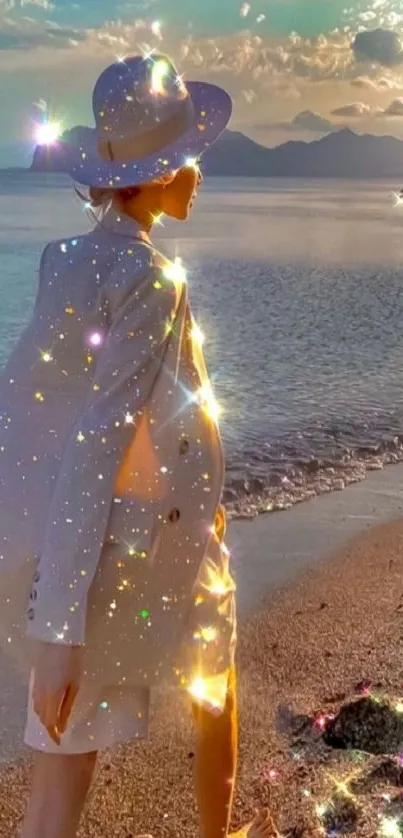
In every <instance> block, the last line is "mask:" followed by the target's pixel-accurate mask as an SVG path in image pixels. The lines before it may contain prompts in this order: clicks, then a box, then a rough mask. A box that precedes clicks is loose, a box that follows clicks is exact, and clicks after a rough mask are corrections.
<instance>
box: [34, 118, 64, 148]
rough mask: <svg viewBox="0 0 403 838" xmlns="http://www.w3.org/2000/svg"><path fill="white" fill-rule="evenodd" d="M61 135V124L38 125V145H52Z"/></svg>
mask: <svg viewBox="0 0 403 838" xmlns="http://www.w3.org/2000/svg"><path fill="white" fill-rule="evenodd" d="M60 135H61V126H60V123H59V122H44V123H43V124H42V125H38V126H37V128H36V131H35V140H36V142H37V143H38V145H52V144H53V143H55V142H56V141H57V140H58V139H59V137H60Z"/></svg>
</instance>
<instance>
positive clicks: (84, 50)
mask: <svg viewBox="0 0 403 838" xmlns="http://www.w3.org/2000/svg"><path fill="white" fill-rule="evenodd" d="M402 42H403V0H248V2H244V1H243V0H0V108H1V110H2V113H3V118H2V120H1V126H2V127H1V132H0V166H6V165H20V164H21V165H24V164H25V163H27V162H29V160H28V158H29V156H30V154H31V152H32V144H33V137H34V133H35V120H37V119H38V115H39V114H40V113H45V112H46V113H47V114H48V116H49V118H51V119H54V120H56V121H58V122H60V123H61V125H62V126H63V127H64V128H70V127H72V126H73V125H77V124H82V125H93V116H92V111H91V94H92V89H93V86H94V83H95V81H96V79H97V76H98V75H99V73H100V72H101V71H102V69H103V68H104V67H105V66H107V65H108V64H110V63H112V62H114V61H116V60H117V59H119V58H121V57H123V56H124V55H128V54H135V53H138V52H140V51H142V50H147V49H151V48H154V49H156V50H157V51H159V52H161V53H167V54H169V55H170V56H171V57H172V58H173V60H174V61H175V63H176V66H177V67H178V70H179V72H180V73H181V74H183V75H184V78H185V79H189V80H191V79H204V80H206V81H212V82H216V83H218V84H221V85H223V86H224V87H226V88H227V89H228V91H229V92H230V93H231V95H232V96H233V98H234V117H233V121H232V124H231V127H232V128H233V129H234V130H239V131H242V132H243V133H245V134H248V136H250V137H252V138H253V139H254V140H256V141H257V142H260V143H262V144H264V145H267V146H274V145H278V144H280V143H282V142H287V141H289V140H303V141H305V142H309V141H312V140H317V139H320V138H321V137H322V136H324V135H325V134H326V133H329V132H330V131H336V130H340V129H341V128H344V127H346V126H348V127H350V128H352V129H353V130H355V131H357V132H359V133H371V134H389V135H393V136H396V137H398V138H400V139H402V140H403V44H402Z"/></svg>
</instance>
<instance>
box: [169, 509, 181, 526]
mask: <svg viewBox="0 0 403 838" xmlns="http://www.w3.org/2000/svg"><path fill="white" fill-rule="evenodd" d="M180 517H181V514H180V511H179V509H171V511H170V513H169V515H168V521H170V522H171V524H176V522H177V521H179V518H180Z"/></svg>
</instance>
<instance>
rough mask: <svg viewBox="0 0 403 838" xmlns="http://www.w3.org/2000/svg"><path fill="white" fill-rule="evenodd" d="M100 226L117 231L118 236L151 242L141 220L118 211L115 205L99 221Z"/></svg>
mask: <svg viewBox="0 0 403 838" xmlns="http://www.w3.org/2000/svg"><path fill="white" fill-rule="evenodd" d="M98 227H101V228H102V229H104V230H107V231H108V232H109V233H116V235H118V236H125V237H126V238H130V239H140V240H141V241H145V242H147V244H151V241H150V238H149V236H148V233H146V231H145V230H143V229H142V228H141V225H140V224H139V222H138V221H135V220H134V218H130V216H129V215H125V214H124V213H122V212H118V210H116V209H115V207H113V206H111V207H110V208H109V209H108V210H107V212H106V213H105V215H104V216H103V218H101V220H100V221H98Z"/></svg>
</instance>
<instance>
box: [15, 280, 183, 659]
mask: <svg viewBox="0 0 403 838" xmlns="http://www.w3.org/2000/svg"><path fill="white" fill-rule="evenodd" d="M111 283H112V284H111ZM119 283H120V287H122V286H123V288H126V289H127V292H125V293H124V294H121V297H122V296H123V299H120V300H119V305H118V306H117V307H116V310H115V311H114V312H113V315H112V321H113V322H112V324H111V327H110V329H109V331H108V334H107V336H106V340H105V344H104V346H103V348H102V349H101V352H100V355H99V357H98V362H97V366H96V369H95V375H94V379H93V382H92V391H91V393H90V396H89V398H88V400H87V404H86V406H85V409H84V410H83V412H82V414H81V416H80V418H79V419H78V421H77V422H76V424H75V427H74V428H73V431H72V433H71V436H70V439H69V441H68V443H67V445H66V448H65V452H64V456H63V460H62V463H61V466H60V472H59V477H58V480H57V483H56V486H55V490H54V493H53V498H52V502H51V506H50V510H49V516H48V521H47V526H46V530H45V533H44V549H43V552H42V555H41V556H40V559H39V565H38V568H37V572H36V575H35V580H34V581H35V591H36V594H35V600H34V602H33V603H32V604H31V608H30V618H31V619H30V620H29V621H28V636H29V637H31V638H34V639H36V640H40V641H44V642H47V643H60V644H68V645H80V644H83V643H84V641H85V625H86V607H87V596H88V592H89V588H90V585H91V583H92V580H93V578H94V575H95V572H96V569H97V565H98V560H99V556H100V553H101V550H102V546H103V541H104V536H105V531H106V527H107V523H108V519H109V515H110V508H111V503H112V498H113V491H114V481H115V476H116V472H117V469H118V467H119V465H120V463H121V461H122V458H123V457H124V454H125V450H126V447H127V445H128V444H129V442H130V440H131V438H132V435H133V423H134V422H135V421H136V419H137V418H138V416H139V415H140V414H141V411H142V409H143V408H144V406H145V405H146V403H147V400H148V397H149V394H150V392H151V390H152V388H153V385H154V383H155V380H156V377H157V375H158V372H159V370H160V367H161V364H162V362H163V358H164V353H165V349H166V345H167V328H166V326H167V321H169V322H172V319H173V318H174V317H175V313H176V310H177V303H178V299H177V298H178V295H177V290H176V287H175V285H174V284H173V283H172V282H171V281H170V280H167V279H166V278H165V277H164V274H163V271H162V270H160V269H157V268H154V267H150V269H149V270H148V272H147V275H146V276H144V277H143V279H136V282H135V285H134V287H132V288H128V282H127V275H126V277H124V276H122V272H121V270H119V271H117V275H116V277H115V280H114V278H113V276H112V277H111V278H110V281H109V282H108V285H109V286H110V287H111V288H112V287H113V285H114V284H115V287H116V288H118V287H119Z"/></svg>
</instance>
